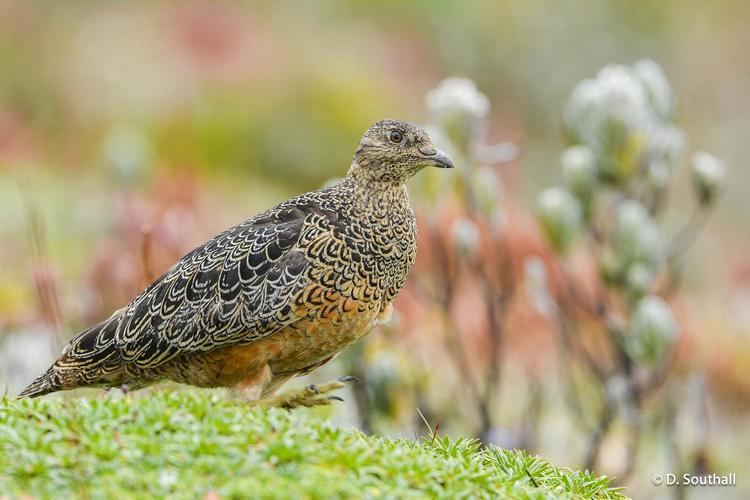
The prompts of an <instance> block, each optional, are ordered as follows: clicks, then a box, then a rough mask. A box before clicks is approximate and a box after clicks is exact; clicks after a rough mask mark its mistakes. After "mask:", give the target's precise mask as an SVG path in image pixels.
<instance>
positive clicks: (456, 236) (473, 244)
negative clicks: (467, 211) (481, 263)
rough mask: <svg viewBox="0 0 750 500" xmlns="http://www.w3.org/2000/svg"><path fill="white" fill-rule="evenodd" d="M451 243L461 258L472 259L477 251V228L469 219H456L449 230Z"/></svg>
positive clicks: (478, 239)
mask: <svg viewBox="0 0 750 500" xmlns="http://www.w3.org/2000/svg"><path fill="white" fill-rule="evenodd" d="M451 234H452V236H453V243H454V244H455V246H456V250H457V251H458V253H459V254H460V255H461V256H462V257H466V258H472V257H474V255H476V253H477V251H478V250H479V243H480V235H479V228H477V225H476V224H475V223H474V221H472V220H471V219H467V218H466V217H461V218H459V219H456V221H455V222H454V223H453V227H452V228H451Z"/></svg>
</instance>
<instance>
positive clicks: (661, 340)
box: [625, 295, 678, 364]
mask: <svg viewBox="0 0 750 500" xmlns="http://www.w3.org/2000/svg"><path fill="white" fill-rule="evenodd" d="M677 332H678V326H677V322H676V321H675V319H674V316H672V311H671V309H670V308H669V306H668V305H667V304H666V302H664V301H663V300H662V299H661V298H659V297H657V296H655V295H649V296H647V297H644V298H643V299H641V300H640V301H639V302H638V305H637V306H636V309H635V312H634V313H633V317H632V318H631V321H630V325H629V328H628V331H627V335H626V337H625V348H626V349H627V351H628V353H629V354H630V355H631V356H632V357H633V358H634V359H636V360H638V361H640V362H643V363H646V364H650V363H655V362H658V361H659V360H661V359H662V358H663V356H664V354H665V353H666V351H667V349H668V347H669V345H670V344H671V343H672V342H674V341H675V339H676V338H677Z"/></svg>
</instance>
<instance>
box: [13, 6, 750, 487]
mask: <svg viewBox="0 0 750 500" xmlns="http://www.w3.org/2000/svg"><path fill="white" fill-rule="evenodd" d="M748 16H750V7H748V6H747V4H746V2H743V1H740V0H737V1H732V0H720V1H715V2H699V1H697V0H687V1H685V0H682V1H677V0H674V1H652V2H639V3H638V4H637V5H634V4H633V3H632V2H627V1H611V2H606V3H605V2H591V1H585V0H564V1H558V2H524V1H503V2H495V1H491V0H486V1H480V0H471V1H465V2H450V1H447V0H446V1H427V0H421V1H414V2H408V3H405V2H397V1H380V2H345V1H333V0H330V1H320V2H284V1H259V2H252V3H251V2H247V3H240V2H224V1H222V2H215V1H186V2H145V1H134V2H127V3H123V2H84V1H70V2H65V3H61V2H41V1H40V2H21V1H7V0H0V213H2V217H1V218H0V221H1V222H0V386H2V387H3V388H7V389H5V390H7V391H8V392H9V393H11V394H14V393H16V392H17V391H18V390H20V389H21V388H22V387H23V386H25V384H27V383H28V382H29V381H31V380H32V379H33V378H34V377H35V376H36V375H37V374H38V373H39V372H41V370H43V369H44V368H46V366H47V364H48V363H49V362H50V360H52V359H53V357H54V355H55V353H58V352H59V350H60V348H61V346H62V345H63V343H64V341H65V339H67V338H69V337H70V336H72V335H73V334H75V333H76V332H77V331H79V329H81V328H83V327H84V326H86V325H88V324H90V323H93V322H95V321H98V320H100V319H102V318H104V317H107V316H109V315H110V314H111V312H112V311H114V310H115V309H117V308H119V307H121V306H123V305H124V304H125V303H127V302H128V301H129V300H130V299H131V298H132V297H133V296H134V295H135V294H137V293H138V292H139V291H140V290H141V289H142V288H143V287H144V286H145V285H146V284H147V283H148V282H150V280H151V279H153V277H155V276H158V275H159V274H161V272H163V271H164V270H166V269H167V268H168V267H169V266H170V265H171V264H172V263H174V262H175V261H176V260H177V259H178V258H180V257H181V256H182V255H184V254H185V253H186V252H187V251H189V250H191V249H192V248H193V247H194V246H196V245H198V244H200V243H202V242H204V241H205V240H207V239H208V238H210V237H211V236H213V235H214V234H216V233H217V232H219V231H221V230H223V229H224V228H226V227H228V226H230V225H232V224H235V223H237V222H240V221H241V220H243V219H244V218H247V217H249V216H251V215H254V214H256V213H258V212H259V211H261V210H263V209H265V208H268V207H269V206H271V205H273V204H275V203H277V202H279V201H282V200H283V199H286V198H287V197H289V196H291V195H294V194H296V193H299V192H302V191H306V190H311V189H316V188H318V187H320V186H321V185H323V184H324V183H326V182H330V181H331V179H333V178H336V177H338V176H341V175H344V174H345V172H346V169H347V168H348V165H349V162H350V160H351V157H352V155H353V152H354V149H355V147H356V144H357V142H358V140H359V138H360V136H361V134H362V133H363V131H364V130H365V129H366V128H367V127H368V126H369V125H370V124H371V123H373V122H375V121H377V120H379V119H382V118H385V117H392V118H399V119H406V120H411V121H416V122H421V123H425V124H428V125H430V127H431V130H432V133H433V135H434V136H435V138H436V141H437V142H439V143H441V144H442V145H443V147H445V148H446V149H448V150H450V151H451V153H452V155H453V156H454V159H456V160H457V161H456V163H457V167H458V168H457V170H456V171H454V172H423V173H421V174H420V175H418V176H417V177H415V178H414V179H413V180H411V181H410V189H411V192H412V197H413V200H414V204H415V207H416V211H417V213H418V217H419V223H420V251H419V257H418V263H417V267H416V269H415V270H414V271H413V273H412V276H411V277H410V281H409V283H408V284H407V287H406V289H405V290H404V292H403V293H402V294H401V296H400V297H399V299H398V300H397V303H396V310H397V312H396V315H395V318H394V320H393V322H392V323H391V324H389V325H388V326H386V327H383V328H381V329H379V330H377V331H375V332H373V333H372V334H371V335H370V336H369V337H368V338H367V339H366V340H365V341H363V342H362V343H361V344H359V345H358V346H356V347H355V348H352V349H351V350H350V351H348V352H346V353H345V354H343V355H342V356H340V357H339V358H338V359H337V360H336V362H334V363H332V364H331V365H329V366H326V367H325V368H324V369H321V370H320V372H319V373H316V374H313V375H312V376H311V377H312V380H324V379H326V378H327V377H331V376H338V375H341V374H344V373H346V374H352V375H356V376H358V377H360V378H361V379H363V384H360V385H358V386H356V387H354V388H353V389H352V392H351V393H350V395H349V397H347V402H346V403H344V404H342V405H338V406H336V407H335V408H334V409H332V410H331V411H332V414H333V418H336V419H338V421H340V422H341V423H342V424H343V425H353V426H357V427H359V428H362V429H363V430H365V431H366V432H373V433H378V434H382V435H388V436H405V437H410V438H413V437H414V436H415V435H427V436H429V435H430V434H431V433H432V432H435V427H436V426H437V427H438V430H437V432H438V433H440V434H450V435H454V436H470V437H476V438H478V439H481V440H482V441H483V442H485V443H494V444H498V445H500V446H504V447H522V448H526V449H528V450H530V451H532V452H534V453H540V454H543V455H546V456H548V457H549V458H551V459H552V460H554V461H555V462H556V463H557V464H559V465H568V466H571V467H575V466H580V467H590V468H593V469H595V470H596V471H597V472H599V473H603V474H611V475H614V476H616V477H617V481H618V482H619V483H621V484H623V485H626V486H628V487H629V490H628V493H629V494H631V495H632V496H635V497H639V496H648V497H655V496H658V495H661V496H663V497H665V498H669V497H672V496H675V497H682V496H688V497H691V496H692V497H693V498H698V497H700V498H703V497H706V496H715V497H722V498H725V497H728V496H729V497H731V496H735V495H736V496H737V497H741V496H742V494H743V492H745V493H747V492H748V489H747V488H748V483H747V477H743V476H742V474H741V472H742V470H745V471H747V470H748V465H750V464H749V462H748V460H750V459H748V457H750V419H749V418H748V416H749V415H750V413H749V412H750V378H749V377H748V376H747V375H746V370H747V368H748V366H750V197H748V196H747V193H746V190H747V188H748V186H750V171H748V169H747V168H745V158H746V151H745V149H746V143H747V138H748V137H750V118H748V117H750V99H748V98H747V90H748V89H750V59H748V57H747V53H748V49H750V30H748V29H747V19H748ZM639 61H640V62H639ZM611 64H626V65H629V66H627V67H625V66H615V67H613V66H609V69H608V70H604V71H603V72H600V69H601V68H602V67H605V66H607V65H611ZM634 64H635V65H634ZM632 65H634V66H632ZM597 75H598V76H597ZM449 77H461V78H463V79H451V80H447V81H445V79H446V78H449ZM584 79H589V84H583V86H577V84H578V83H579V82H580V81H582V80H584ZM594 79H595V80H594ZM667 80H668V82H669V83H666V81H667ZM441 82H442V83H441ZM633 82H636V83H633ZM597 85H598V87H597ZM670 87H671V88H670ZM574 89H575V91H574ZM644 95H645V96H646V101H648V102H647V103H646V104H644V102H646V101H644V100H643V99H644V97H643V96H644ZM592 96H593V97H592ZM602 96H603V97H602ZM639 99H640V100H639ZM641 101H643V102H641ZM581 102H583V104H581ZM641 105H642V107H643V108H644V109H645V110H646V111H644V113H646V114H648V115H649V118H648V120H650V121H648V120H647V119H646V118H643V117H642V116H640V117H635V118H634V117H632V116H630V110H632V109H636V107H637V106H641ZM586 106H588V108H586V109H584V110H583V111H581V109H583V108H585V107H586ZM590 108H591V109H595V111H596V110H598V111H597V112H598V113H599V115H596V116H599V117H601V116H603V115H602V110H604V111H605V112H604V115H606V116H605V118H603V119H601V120H599V121H596V120H597V119H599V118H596V119H595V118H591V116H594V115H592V114H591V113H589V114H586V113H588V111H586V110H588V109H590ZM623 109H624V110H625V114H627V116H625V117H623V116H624V115H623ZM639 109H640V108H639ZM611 110H614V111H612V112H610V111H611ZM651 115H653V117H652V116H651ZM582 116H583V118H581V117H582ZM612 117H614V118H612ZM581 120H583V121H585V123H583V122H581ZM586 120H588V121H586ZM592 120H593V121H592ZM602 120H604V121H602ZM613 120H614V121H613ZM618 120H619V121H618ZM638 120H641V121H638ZM644 120H646V121H644ZM614 122H617V124H619V125H618V127H619V128H617V127H615V129H616V130H615V129H613V128H612V127H609V125H610V124H611V123H614ZM581 123H583V125H582V124H581ZM592 123H593V125H592ZM587 127H588V128H587ZM592 127H593V129H592ZM597 127H598V128H597ZM607 127H609V128H607ZM604 129H606V130H607V132H606V134H610V133H611V134H614V135H607V138H608V139H606V140H604V139H602V137H601V136H600V135H597V134H598V133H599V132H598V131H600V130H604ZM591 130H594V132H591ZM611 130H615V132H611ZM662 133H663V134H662ZM592 134H593V135H592ZM659 134H661V135H659ZM657 136H658V138H662V137H663V136H665V137H668V140H667V142H668V143H669V144H668V145H667V146H663V144H662V143H660V142H658V141H657V140H656V139H654V138H656V137H657ZM612 137H615V138H616V140H614V142H613V140H611V139H612ZM660 140H661V139H660ZM670 141H671V142H670ZM605 143H606V144H605ZM602 144H605V145H604V146H602ZM613 144H614V145H613ZM570 146H578V149H574V150H573V151H572V152H571V150H569V149H567V148H569V147H570ZM662 146H663V147H662ZM659 148H662V149H659ZM656 149H659V151H660V152H658V153H655V152H654V151H655V150H656ZM666 150H668V151H666ZM664 151H666V152H664ZM698 151H708V152H710V153H712V154H713V155H715V156H716V157H717V158H714V157H713V156H705V155H701V154H699V155H698V156H693V155H694V153H695V152H698ZM563 153H565V154H563ZM605 157H606V158H605ZM613 158H614V159H613ZM605 160H606V161H605ZM607 165H610V166H612V165H614V166H612V168H611V169H610V170H611V171H610V170H608V168H609V167H607ZM623 165H624V167H623ZM629 165H630V166H632V167H633V168H631V169H630V170H628V168H626V167H628V166H629ZM592 168H593V169H594V171H595V172H594V173H591V172H593V171H590V169H592ZM623 168H624V169H625V170H622V169H623ZM587 169H589V170H587ZM612 172H615V174H612ZM617 172H626V173H625V174H622V175H621V174H620V173H617ZM587 175H589V177H586V176H587ZM592 175H593V176H594V177H595V180H594V177H591V176H592ZM576 176H578V177H576ZM722 180H723V182H722ZM551 186H558V187H557V188H553V189H552V190H549V189H548V188H550V187H551ZM571 194H572V195H571ZM592 197H596V199H600V198H602V200H603V201H601V202H597V203H596V204H592V202H591V199H593V198H592ZM623 200H626V201H628V200H629V201H633V200H635V203H636V204H637V205H638V206H637V207H634V206H631V205H632V204H631V205H628V206H626V208H625V209H622V208H623V207H624V206H625V204H624V202H623ZM607 207H609V208H607ZM621 209H622V210H621ZM556 214H557V215H556ZM559 214H568V215H566V216H562V217H561V216H560V215H559ZM566 217H567V218H566ZM638 221H645V222H643V224H645V225H646V226H647V227H645V229H644V228H642V227H641V226H638V224H640V222H638ZM628 223H631V225H635V226H633V227H635V229H633V232H632V234H631V233H628V234H626V235H625V236H622V235H620V233H618V231H620V232H622V231H624V229H622V227H626V226H627V224H628ZM636 226H637V227H636ZM628 227H629V226H628ZM621 229H622V231H621ZM618 235H619V236H618ZM654 235H657V236H654ZM652 236H654V238H656V239H659V240H664V241H665V242H667V243H670V242H671V243H674V244H666V243H665V245H663V246H660V247H658V248H659V250H654V252H655V254H654V255H651V254H649V255H645V254H644V253H643V252H644V251H643V249H642V248H641V246H642V243H643V240H644V239H649V238H651V237H652ZM673 236H674V237H673ZM623 238H624V239H625V240H626V239H627V238H631V239H634V243H632V242H631V243H632V245H635V246H636V247H638V248H637V249H636V254H637V255H636V254H633V253H632V252H631V253H630V254H628V255H631V256H633V255H636V256H635V257H632V258H630V257H628V259H629V260H627V262H625V261H624V260H623V258H624V257H622V255H621V254H622V252H621V249H622V246H623V245H624V243H622V242H623V241H625V240H624V239H623ZM649 241H651V240H650V239H649ZM632 245H631V246H632ZM639 245H640V246H639ZM649 248H651V247H649ZM675 249H676V250H679V251H672V250H675ZM628 251H630V250H628ZM618 252H619V253H618ZM644 255H645V256H644ZM618 259H619V260H618ZM636 264H637V266H636ZM636 285H637V286H636ZM660 321H661V322H660ZM418 409H419V411H417V410H418ZM420 412H421V414H420ZM667 472H675V473H681V472H695V473H705V472H716V473H726V472H735V473H737V475H738V483H739V485H738V486H737V487H736V488H732V489H716V488H714V489H708V490H695V489H679V488H673V489H666V488H663V489H661V490H659V489H655V488H654V487H653V486H651V477H652V475H653V474H655V473H667ZM743 483H745V484H744V487H743Z"/></svg>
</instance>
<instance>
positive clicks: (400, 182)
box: [346, 161, 407, 191]
mask: <svg viewBox="0 0 750 500" xmlns="http://www.w3.org/2000/svg"><path fill="white" fill-rule="evenodd" d="M346 177H347V178H350V179H351V180H353V181H354V182H356V183H358V184H359V185H361V186H362V187H365V188H368V189H376V190H381V191H382V190H392V189H393V190H399V189H401V188H403V187H404V185H405V184H406V179H407V176H405V175H398V174H397V173H395V172H393V171H389V170H388V169H385V168H379V167H378V166H377V165H372V164H368V165H360V164H359V163H357V162H356V161H355V162H353V163H352V164H351V166H350V167H349V171H348V172H347V173H346Z"/></svg>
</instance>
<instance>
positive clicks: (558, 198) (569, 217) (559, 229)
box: [536, 187, 582, 253]
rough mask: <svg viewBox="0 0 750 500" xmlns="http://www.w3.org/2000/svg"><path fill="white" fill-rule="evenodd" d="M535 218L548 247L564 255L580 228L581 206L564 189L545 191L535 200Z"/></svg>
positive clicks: (553, 188)
mask: <svg viewBox="0 0 750 500" xmlns="http://www.w3.org/2000/svg"><path fill="white" fill-rule="evenodd" d="M536 212H537V218H538V219H539V223H540V225H541V227H542V230H543V231H544V235H545V236H546V238H547V241H548V242H549V244H550V246H551V247H552V248H553V249H554V250H555V251H557V252H559V253H565V252H567V250H568V249H569V248H570V245H571V243H572V242H573V240H574V239H575V237H576V235H577V234H578V230H579V228H580V226H581V218H582V213H581V206H580V205H579V204H578V201H577V200H576V199H575V198H574V197H573V195H572V194H570V192H569V191H568V190H566V189H563V188H560V187H552V188H548V189H545V190H544V191H542V193H541V194H540V195H539V198H538V200H537V210H536Z"/></svg>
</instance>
